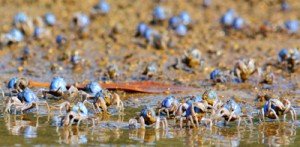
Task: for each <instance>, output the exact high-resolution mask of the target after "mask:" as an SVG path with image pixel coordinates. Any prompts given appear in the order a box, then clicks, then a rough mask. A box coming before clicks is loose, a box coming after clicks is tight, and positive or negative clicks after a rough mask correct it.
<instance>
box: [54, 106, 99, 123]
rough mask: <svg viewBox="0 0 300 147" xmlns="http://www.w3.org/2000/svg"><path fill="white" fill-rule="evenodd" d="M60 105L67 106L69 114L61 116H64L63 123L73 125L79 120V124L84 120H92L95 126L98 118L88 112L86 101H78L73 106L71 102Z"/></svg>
mask: <svg viewBox="0 0 300 147" xmlns="http://www.w3.org/2000/svg"><path fill="white" fill-rule="evenodd" d="M60 107H61V108H62V107H65V108H67V109H66V110H67V114H65V115H64V116H62V115H61V116H59V117H61V118H62V119H61V124H62V125H63V126H71V125H72V124H73V123H74V122H77V126H79V125H80V122H81V121H82V120H92V124H93V126H94V125H95V119H96V118H95V117H94V116H93V115H89V114H88V109H87V108H86V106H85V105H84V103H82V102H78V103H77V104H76V105H74V106H73V107H71V105H70V103H69V102H64V103H62V104H61V106H60ZM57 123H58V119H57Z"/></svg>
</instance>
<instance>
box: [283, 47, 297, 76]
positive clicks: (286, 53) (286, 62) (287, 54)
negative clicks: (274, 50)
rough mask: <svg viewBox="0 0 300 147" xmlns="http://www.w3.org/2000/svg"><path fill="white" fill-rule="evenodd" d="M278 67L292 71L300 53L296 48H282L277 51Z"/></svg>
mask: <svg viewBox="0 0 300 147" xmlns="http://www.w3.org/2000/svg"><path fill="white" fill-rule="evenodd" d="M278 57H279V65H280V66H282V67H283V68H285V69H288V70H289V71H294V70H295V69H296V68H297V67H298V65H299V61H300V53H299V51H298V49H297V48H284V49H282V50H280V51H279V53H278Z"/></svg>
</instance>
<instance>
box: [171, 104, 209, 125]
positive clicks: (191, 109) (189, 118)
mask: <svg viewBox="0 0 300 147" xmlns="http://www.w3.org/2000/svg"><path fill="white" fill-rule="evenodd" d="M182 106H183V107H185V108H186V105H184V104H183V105H182ZM208 107H209V105H208V103H207V101H200V102H193V103H192V104H191V105H189V106H188V108H186V114H185V116H179V117H177V118H176V119H175V122H176V120H177V119H180V128H182V124H183V120H184V119H186V124H187V125H188V123H189V122H191V123H192V126H193V127H195V123H194V122H196V125H197V126H196V127H199V121H200V122H202V123H205V124H208V123H209V126H210V127H212V120H211V119H209V118H204V117H203V116H204V113H206V112H207V108H208Z"/></svg>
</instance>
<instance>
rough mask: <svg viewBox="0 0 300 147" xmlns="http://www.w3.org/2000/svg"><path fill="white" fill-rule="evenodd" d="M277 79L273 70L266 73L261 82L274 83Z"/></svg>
mask: <svg viewBox="0 0 300 147" xmlns="http://www.w3.org/2000/svg"><path fill="white" fill-rule="evenodd" d="M274 80H275V75H274V73H273V72H268V73H266V74H264V77H263V80H262V81H261V83H264V84H270V85H271V84H273V83H274Z"/></svg>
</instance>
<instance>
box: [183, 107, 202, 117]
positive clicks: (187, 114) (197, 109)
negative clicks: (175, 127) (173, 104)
mask: <svg viewBox="0 0 300 147" xmlns="http://www.w3.org/2000/svg"><path fill="white" fill-rule="evenodd" d="M191 107H192V105H189V107H188V108H187V109H186V111H185V116H186V117H188V116H190V115H192V112H191ZM194 111H195V113H200V112H201V110H200V109H199V108H196V107H195V108H194Z"/></svg>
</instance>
